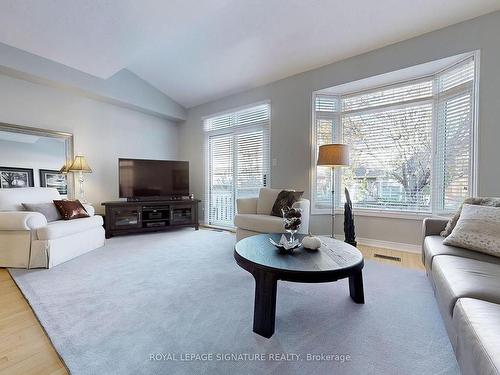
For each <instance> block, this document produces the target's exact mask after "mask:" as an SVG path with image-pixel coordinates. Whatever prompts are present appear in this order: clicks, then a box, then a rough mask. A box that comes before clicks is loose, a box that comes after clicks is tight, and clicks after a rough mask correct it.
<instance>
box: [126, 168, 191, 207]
mask: <svg viewBox="0 0 500 375" xmlns="http://www.w3.org/2000/svg"><path fill="white" fill-rule="evenodd" d="M118 164H119V174H120V178H119V179H120V198H127V199H129V200H131V199H133V200H138V199H141V198H142V199H147V198H171V197H180V196H187V195H189V162H187V161H174V160H143V159H119V160H118Z"/></svg>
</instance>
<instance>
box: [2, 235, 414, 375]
mask: <svg viewBox="0 0 500 375" xmlns="http://www.w3.org/2000/svg"><path fill="white" fill-rule="evenodd" d="M358 248H359V249H360V250H361V252H362V253H363V254H364V256H365V258H367V259H374V260H376V261H378V262H382V263H389V264H395V265H400V266H402V267H407V268H414V269H419V270H423V269H424V267H423V266H422V262H421V260H420V254H414V253H408V252H403V251H398V250H390V249H381V248H374V247H368V246H363V245H359V246H358ZM380 256H386V257H395V258H399V261H395V260H391V259H387V258H381V257H380ZM7 374H8V375H31V374H33V375H63V374H68V372H67V370H66V368H65V367H64V365H63V363H62V361H61V360H60V359H59V356H58V355H57V353H56V351H55V350H54V348H53V346H52V344H51V343H50V341H49V339H48V337H47V335H46V334H45V332H44V330H43V328H42V327H41V326H40V323H38V320H37V319H36V317H35V315H34V314H33V311H32V310H31V308H30V306H29V305H28V303H27V302H26V300H25V299H24V297H23V295H22V294H21V292H20V291H19V289H18V288H17V286H16V284H15V283H14V281H13V280H12V278H11V277H10V274H9V273H8V272H7V270H5V269H3V268H0V375H7Z"/></svg>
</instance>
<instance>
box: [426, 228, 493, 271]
mask: <svg viewBox="0 0 500 375" xmlns="http://www.w3.org/2000/svg"><path fill="white" fill-rule="evenodd" d="M438 255H455V256H458V257H463V258H469V259H476V260H480V261H483V262H490V263H496V264H499V265H500V258H498V257H494V256H491V255H487V254H483V253H478V252H477V251H472V250H467V249H464V248H461V247H455V246H451V245H445V244H444V243H443V237H441V236H438V235H435V236H427V237H425V240H424V259H425V268H426V269H427V271H430V270H431V269H432V260H433V259H434V257H435V256H438Z"/></svg>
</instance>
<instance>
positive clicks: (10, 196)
mask: <svg viewBox="0 0 500 375" xmlns="http://www.w3.org/2000/svg"><path fill="white" fill-rule="evenodd" d="M57 199H61V196H60V195H59V192H58V191H57V190H56V189H50V188H18V189H0V267H12V268H51V267H53V266H56V265H58V264H60V263H63V262H66V261H68V260H70V259H73V258H75V257H77V256H79V255H82V254H84V253H86V252H88V251H91V250H94V249H96V248H98V247H101V246H103V245H104V228H103V227H102V224H103V220H102V217H101V216H98V215H94V208H93V207H92V206H90V205H84V207H85V209H86V210H87V212H88V213H89V215H90V217H88V218H82V219H74V220H58V221H53V222H50V223H48V222H47V219H46V218H45V216H44V215H43V214H41V213H38V212H28V211H24V210H23V206H22V203H48V202H52V201H53V200H57Z"/></svg>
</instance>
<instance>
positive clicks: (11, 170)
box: [0, 123, 73, 198]
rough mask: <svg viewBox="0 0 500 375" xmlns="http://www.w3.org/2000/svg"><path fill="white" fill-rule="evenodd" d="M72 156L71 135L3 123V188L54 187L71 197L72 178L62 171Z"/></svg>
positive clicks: (0, 175)
mask: <svg viewBox="0 0 500 375" xmlns="http://www.w3.org/2000/svg"><path fill="white" fill-rule="evenodd" d="M72 157H73V136H72V135H71V134H67V133H60V132H53V131H49V130H43V129H35V128H28V127H22V126H16V125H10V124H2V123H0V189H10V188H21V187H30V186H34V187H52V188H55V189H57V190H58V191H59V193H60V194H61V195H62V196H63V197H64V198H67V197H69V198H71V197H72V196H73V184H72V178H69V177H70V176H69V175H67V174H66V173H61V172H60V170H61V168H62V167H63V166H64V165H66V164H67V162H68V160H71V159H72Z"/></svg>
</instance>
